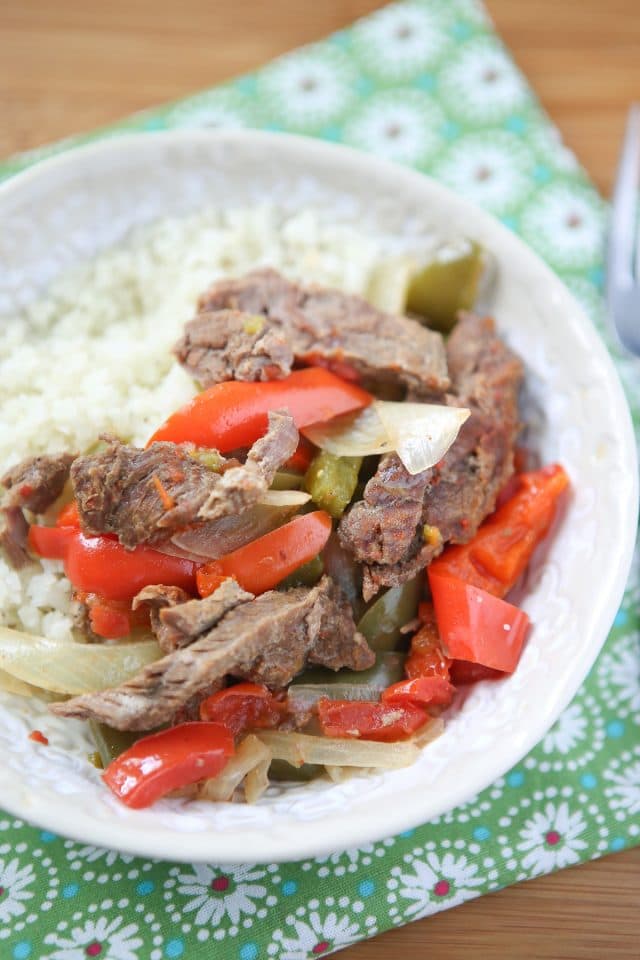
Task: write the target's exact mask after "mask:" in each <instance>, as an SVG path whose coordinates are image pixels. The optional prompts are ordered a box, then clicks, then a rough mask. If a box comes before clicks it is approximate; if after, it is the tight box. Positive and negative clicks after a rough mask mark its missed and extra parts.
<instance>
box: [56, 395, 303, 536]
mask: <svg viewBox="0 0 640 960" xmlns="http://www.w3.org/2000/svg"><path fill="white" fill-rule="evenodd" d="M297 443H298V431H297V430H296V427H295V424H294V422H293V420H292V419H291V417H289V416H288V415H286V414H280V413H270V414H269V429H268V431H267V433H266V434H265V436H264V437H262V438H261V439H260V440H258V441H257V443H255V444H254V445H253V447H252V449H251V450H250V451H249V455H248V457H247V461H246V463H245V464H243V465H241V466H237V467H231V468H230V469H227V470H225V472H224V473H216V472H215V471H213V470H211V469H209V468H208V467H207V466H205V465H204V464H202V463H200V462H199V461H198V460H197V459H196V458H195V457H193V456H191V452H190V449H189V447H188V446H187V445H176V444H174V443H165V442H159V443H152V444H151V446H150V447H148V449H146V450H140V449H138V448H136V447H130V446H128V445H126V444H124V443H120V441H118V440H113V441H111V442H110V443H109V444H108V446H107V448H106V450H104V451H103V452H102V453H99V454H96V455H94V456H87V457H78V458H77V459H76V460H75V462H74V464H73V467H72V469H71V480H72V482H73V488H74V493H75V497H76V501H77V503H78V511H79V514H80V522H81V525H82V528H83V530H85V531H86V532H87V533H93V534H100V533H115V534H117V536H118V538H119V540H120V542H121V543H122V544H124V546H126V547H129V548H133V547H135V546H137V545H138V544H141V543H146V544H156V543H160V542H162V541H163V540H167V539H168V538H170V537H171V536H172V534H174V533H175V532H176V531H178V530H182V529H184V528H185V527H187V526H189V525H192V524H198V523H202V522H204V521H207V520H212V519H218V518H222V517H225V516H230V515H234V514H238V513H239V512H240V511H242V510H243V509H245V508H246V507H249V506H252V505H253V504H255V503H256V502H257V501H258V500H259V499H260V497H261V496H262V495H263V493H264V492H265V491H266V490H268V489H269V487H270V486H271V482H272V480H273V477H274V474H275V472H276V470H277V468H278V467H279V466H280V465H281V464H282V463H284V462H285V461H286V460H288V459H289V457H290V456H291V455H292V453H293V452H294V450H295V449H296V446H297Z"/></svg>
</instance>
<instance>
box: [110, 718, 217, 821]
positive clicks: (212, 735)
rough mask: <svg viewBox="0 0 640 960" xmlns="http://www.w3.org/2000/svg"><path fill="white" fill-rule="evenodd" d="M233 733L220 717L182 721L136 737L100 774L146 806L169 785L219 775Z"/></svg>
mask: <svg viewBox="0 0 640 960" xmlns="http://www.w3.org/2000/svg"><path fill="white" fill-rule="evenodd" d="M234 752H235V746H234V742H233V735H232V734H231V732H230V731H229V730H227V728H226V727H223V726H222V724H220V723H201V722H199V721H194V722H192V723H182V724H180V725H179V726H177V727H169V729H167V730H161V731H160V732H159V733H153V734H151V735H150V736H147V737H143V738H142V739H141V740H137V741H136V743H134V744H133V745H132V746H131V747H129V749H128V750H125V752H124V753H121V754H120V756H119V757H116V759H115V760H113V761H112V762H111V763H110V764H109V766H108V767H107V769H106V770H105V771H104V773H103V774H102V779H103V780H104V782H105V783H106V785H107V786H108V787H109V789H110V790H111V791H112V792H113V793H115V795H116V797H118V799H119V800H122V802H123V803H125V804H126V805H127V806H128V807H134V808H136V809H138V808H140V807H148V806H150V804H152V803H155V801H156V800H158V799H159V798H160V797H162V796H164V795H165V794H166V793H170V792H171V790H177V789H179V788H180V787H186V786H188V785H189V784H190V783H197V781H198V780H205V779H207V778H208V777H215V776H216V775H217V774H218V773H220V771H221V770H222V768H223V767H224V766H225V764H226V762H227V760H228V759H229V757H231V756H233V754H234Z"/></svg>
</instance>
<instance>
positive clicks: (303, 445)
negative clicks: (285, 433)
mask: <svg viewBox="0 0 640 960" xmlns="http://www.w3.org/2000/svg"><path fill="white" fill-rule="evenodd" d="M315 452H316V448H315V447H314V445H313V444H312V443H311V441H310V440H307V438H306V437H300V439H299V440H298V446H297V447H296V450H295V453H294V454H293V455H292V456H290V457H289V459H288V460H287V462H286V463H285V465H284V467H285V469H286V470H295V471H297V472H298V473H306V472H307V470H308V469H309V466H310V465H311V461H312V460H313V458H314V456H315Z"/></svg>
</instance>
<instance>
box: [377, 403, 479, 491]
mask: <svg viewBox="0 0 640 960" xmlns="http://www.w3.org/2000/svg"><path fill="white" fill-rule="evenodd" d="M376 412H377V414H378V416H379V417H380V420H381V421H382V423H383V426H384V429H385V432H386V434H387V437H388V438H389V442H390V443H391V444H393V448H394V450H395V451H396V453H397V454H398V456H399V457H400V459H401V460H402V463H403V464H404V466H405V467H406V469H407V472H408V473H410V474H411V475H412V476H413V475H414V474H416V473H422V471H423V470H427V469H428V468H429V467H433V466H434V464H436V463H438V461H439V460H442V458H443V457H444V455H445V453H446V452H447V450H448V449H449V447H450V446H451V444H452V443H453V442H454V441H455V439H456V437H457V436H458V433H459V431H460V427H461V426H462V424H463V423H464V422H465V420H467V419H468V417H469V414H470V413H471V411H470V410H467V409H466V407H447V406H444V405H441V404H435V403H393V402H380V403H376Z"/></svg>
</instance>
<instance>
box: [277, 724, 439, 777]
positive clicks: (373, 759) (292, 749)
mask: <svg viewBox="0 0 640 960" xmlns="http://www.w3.org/2000/svg"><path fill="white" fill-rule="evenodd" d="M258 736H259V738H260V740H262V742H263V743H264V744H266V745H267V746H268V747H269V749H270V750H271V753H272V755H273V757H274V759H276V760H286V761H287V763H290V764H292V766H294V767H299V766H302V764H303V763H319V764H322V765H324V766H327V765H328V766H334V767H336V766H337V767H376V768H380V769H386V770H394V769H398V768H400V767H408V766H410V765H411V764H412V763H414V761H415V760H417V758H418V756H419V755H420V750H419V748H418V747H417V746H416V745H415V743H411V741H408V740H403V741H400V742H399V743H377V742H374V741H373V740H342V739H334V738H331V737H312V736H309V735H308V734H306V733H284V732H281V731H278V730H267V731H261V732H260V733H259V734H258Z"/></svg>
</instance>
